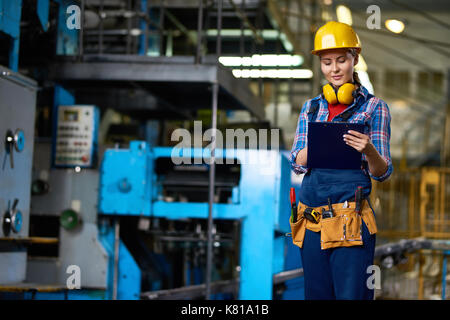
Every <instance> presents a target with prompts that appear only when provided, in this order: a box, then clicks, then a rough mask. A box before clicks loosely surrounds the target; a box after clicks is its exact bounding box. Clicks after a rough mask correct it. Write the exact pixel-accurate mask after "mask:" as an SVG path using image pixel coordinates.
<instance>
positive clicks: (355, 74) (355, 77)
mask: <svg viewBox="0 0 450 320" xmlns="http://www.w3.org/2000/svg"><path fill="white" fill-rule="evenodd" d="M349 52H350V54H351V55H352V56H354V57H357V56H358V51H357V50H356V49H355V48H351V49H349ZM353 82H354V83H355V84H356V85H357V86H359V87H361V80H359V76H358V72H356V71H353Z"/></svg>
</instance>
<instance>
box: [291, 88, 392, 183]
mask: <svg viewBox="0 0 450 320" xmlns="http://www.w3.org/2000/svg"><path fill="white" fill-rule="evenodd" d="M357 93H358V94H357V97H356V102H355V103H353V104H352V105H350V106H349V107H348V108H347V109H346V110H348V109H350V108H353V107H354V106H355V105H356V107H355V112H354V113H353V115H352V116H351V117H350V118H349V119H348V120H347V121H348V122H351V123H363V124H364V123H365V124H368V126H369V132H368V133H367V132H366V134H368V135H369V137H370V140H371V141H372V143H373V145H374V146H375V148H376V149H377V150H378V152H379V153H380V155H381V157H382V158H383V159H384V160H385V161H386V163H387V165H388V169H387V171H386V172H385V173H384V174H383V175H381V176H379V177H375V176H373V175H372V173H370V171H369V170H368V171H369V175H370V176H371V177H372V178H373V179H375V180H377V181H384V180H386V179H387V178H388V177H389V176H390V175H391V173H392V171H393V166H392V160H391V155H390V146H389V140H390V136H391V126H390V123H391V115H390V113H389V108H388V106H387V104H386V103H385V102H384V101H383V100H381V99H378V98H376V97H372V98H371V99H369V100H368V99H367V98H368V96H367V95H368V91H367V89H366V88H364V87H363V86H361V89H360V90H358V91H357ZM313 100H318V101H319V109H318V111H316V112H317V117H316V120H315V121H318V122H326V121H327V118H328V103H327V101H326V100H325V98H324V97H323V96H322V95H318V96H317V97H315V98H313V99H310V100H308V101H306V102H305V104H304V105H303V107H302V110H301V112H300V115H299V117H298V123H297V130H296V134H295V138H294V143H293V145H292V150H291V153H290V156H289V162H290V163H291V167H292V170H293V171H294V172H295V173H296V174H302V173H306V172H307V171H308V170H309V168H307V167H305V166H301V165H298V164H296V163H295V159H296V158H297V154H298V153H299V151H300V150H302V149H303V148H304V147H305V146H306V145H307V132H308V115H307V112H308V110H309V108H310V106H311V101H313ZM344 112H345V111H344ZM333 120H334V121H342V120H341V119H340V116H339V115H337V116H336V117H335V118H334V119H333ZM362 160H366V156H365V155H364V154H362Z"/></svg>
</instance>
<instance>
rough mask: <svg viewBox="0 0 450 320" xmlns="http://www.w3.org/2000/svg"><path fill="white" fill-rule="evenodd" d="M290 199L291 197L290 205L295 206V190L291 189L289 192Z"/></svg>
mask: <svg viewBox="0 0 450 320" xmlns="http://www.w3.org/2000/svg"><path fill="white" fill-rule="evenodd" d="M290 197H291V205H292V204H295V203H296V201H295V188H291V192H290Z"/></svg>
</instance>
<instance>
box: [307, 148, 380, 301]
mask: <svg viewBox="0 0 450 320" xmlns="http://www.w3.org/2000/svg"><path fill="white" fill-rule="evenodd" d="M336 156H339V155H336ZM366 170H367V168H365V169H364V170H363V169H357V170H335V169H310V170H309V171H308V172H307V173H306V174H305V176H304V178H303V182H302V184H301V187H300V191H299V200H300V202H301V203H303V204H304V205H306V206H308V207H319V206H325V205H327V204H328V198H330V199H331V203H332V204H338V203H343V202H345V201H354V197H355V190H356V189H357V187H358V186H361V187H363V194H364V198H368V197H369V195H370V192H371V190H372V183H371V180H370V176H369V175H368V173H367V172H366ZM369 206H370V202H369ZM370 209H372V208H371V206H370ZM370 209H369V208H368V207H367V210H370ZM372 212H373V210H372ZM371 214H372V213H371ZM373 219H374V218H373ZM360 226H361V227H360V237H361V238H362V242H363V243H362V245H355V246H350V247H345V246H343V247H335V248H328V249H323V248H322V246H321V232H320V231H319V232H317V231H316V232H314V231H311V230H309V229H306V231H305V234H304V239H303V245H302V246H301V248H300V252H301V257H302V262H303V270H304V275H305V298H306V299H307V300H334V299H351V300H361V299H364V300H372V299H373V297H374V291H373V289H370V288H372V286H370V285H369V286H368V285H367V282H368V281H367V280H368V278H369V277H370V276H371V275H372V274H371V272H369V273H367V268H368V267H369V266H371V265H373V258H374V252H375V234H370V233H369V231H368V228H367V225H366V223H365V222H364V221H363V220H362V219H361V224H360ZM369 270H370V269H369ZM369 282H371V281H369ZM369 287H370V288H369Z"/></svg>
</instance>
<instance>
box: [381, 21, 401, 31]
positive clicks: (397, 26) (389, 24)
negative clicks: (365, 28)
mask: <svg viewBox="0 0 450 320" xmlns="http://www.w3.org/2000/svg"><path fill="white" fill-rule="evenodd" d="M384 24H385V25H386V28H387V29H388V30H389V31H391V32H393V33H401V32H403V30H404V29H405V24H404V23H403V22H402V21H400V20H395V19H388V20H386V21H385V23H384Z"/></svg>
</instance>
